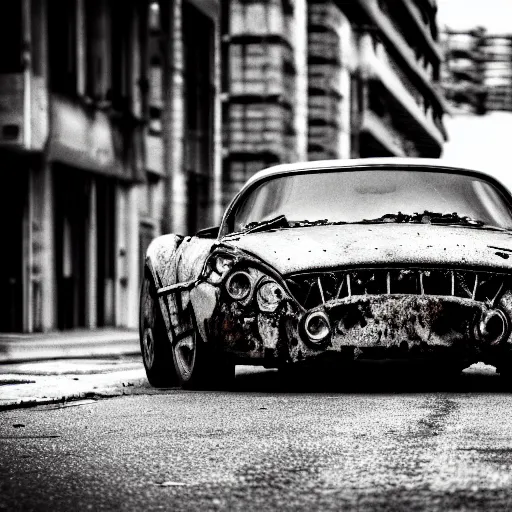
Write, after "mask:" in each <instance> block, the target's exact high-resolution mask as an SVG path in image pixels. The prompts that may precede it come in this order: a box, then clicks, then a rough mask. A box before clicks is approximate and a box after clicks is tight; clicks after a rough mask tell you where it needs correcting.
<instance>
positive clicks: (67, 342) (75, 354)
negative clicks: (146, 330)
mask: <svg viewBox="0 0 512 512" xmlns="http://www.w3.org/2000/svg"><path fill="white" fill-rule="evenodd" d="M137 354H140V345H139V336H138V333H115V332H113V333H105V334H101V335H98V334H96V333H92V334H91V335H89V336H87V334H85V335H82V336H79V337H72V336H69V337H67V336H66V335H59V336H45V337H39V338H35V337H34V338H23V337H21V336H20V337H19V338H7V337H2V336H1V335H0V364H10V363H22V362H28V361H32V362H33V361H44V360H54V359H77V358H92V357H106V356H124V355H137Z"/></svg>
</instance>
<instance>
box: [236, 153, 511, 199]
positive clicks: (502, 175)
mask: <svg viewBox="0 0 512 512" xmlns="http://www.w3.org/2000/svg"><path fill="white" fill-rule="evenodd" d="M490 165H491V164H490ZM362 166H364V167H373V166H375V167H376V168H378V167H382V166H386V167H387V166H397V167H400V168H404V167H429V171H430V170H431V171H433V172H435V171H436V170H437V171H439V172H442V171H443V170H446V169H455V170H459V171H467V172H471V173H478V174H482V175H484V176H487V177H489V178H494V179H496V180H497V181H499V182H500V183H501V184H502V185H503V186H505V188H507V189H508V190H509V192H511V193H512V176H510V177H509V175H510V174H512V173H511V170H512V169H507V170H504V169H501V168H500V169H495V168H493V169H492V170H488V169H482V168H475V167H473V166H468V165H466V164H464V163H462V162H461V161H459V160H457V161H453V160H447V159H441V158H413V157H378V158H375V157H374V158H345V159H338V160H313V161H308V162H295V163H288V164H278V165H274V166H272V167H267V168H266V169H262V170H261V171H259V172H257V173H256V174H254V175H253V176H252V177H251V178H249V179H248V180H247V182H246V184H245V185H244V187H243V189H245V188H247V187H249V186H250V185H252V184H253V183H254V182H255V181H260V180H264V179H266V178H269V177H272V176H277V175H282V174H288V173H300V172H308V171H311V170H322V169H325V170H328V169H337V168H352V167H362ZM507 182H508V183H507ZM243 189H242V190H243Z"/></svg>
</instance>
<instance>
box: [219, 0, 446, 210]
mask: <svg viewBox="0 0 512 512" xmlns="http://www.w3.org/2000/svg"><path fill="white" fill-rule="evenodd" d="M222 32H223V39H222V40H223V49H222V51H223V54H222V55H223V69H224V73H223V114H224V120H225V122H224V125H223V129H224V138H223V184H224V185H223V191H224V195H223V197H224V200H223V201H224V203H226V202H227V201H229V199H230V198H231V197H232V195H233V194H234V193H235V192H236V191H237V190H238V189H239V187H240V186H241V184H242V183H243V182H244V181H245V180H246V179H247V178H248V177H249V176H251V175H252V174H253V173H254V172H255V171H257V170H259V169H261V168H262V167H264V166H265V165H269V164H273V163H279V162H286V161H296V160H302V159H309V160H318V159H324V158H350V157H370V156H391V155H395V156H417V157H434V158H435V157H439V156H440V155H441V152H442V146H443V143H444V141H445V140H446V137H447V136H446V132H445V129H444V126H443V121H442V118H443V114H444V112H445V110H446V105H445V102H444V100H443V96H442V93H441V90H440V85H439V78H440V64H441V56H442V55H441V52H440V49H439V45H438V30H437V24H436V4H435V1H434V0H396V1H395V0H393V1H391V0H353V1H351V2H344V1H336V0H309V1H307V2H306V1H297V0H295V1H294V0H260V1H257V0H250V1H249V0H227V1H226V2H225V3H224V4H223V16H222Z"/></svg>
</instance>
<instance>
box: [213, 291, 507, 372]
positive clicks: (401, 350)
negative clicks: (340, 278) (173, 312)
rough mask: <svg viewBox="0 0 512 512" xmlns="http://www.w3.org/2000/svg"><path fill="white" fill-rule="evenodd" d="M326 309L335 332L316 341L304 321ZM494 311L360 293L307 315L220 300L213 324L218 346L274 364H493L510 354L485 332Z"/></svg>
mask: <svg viewBox="0 0 512 512" xmlns="http://www.w3.org/2000/svg"><path fill="white" fill-rule="evenodd" d="M314 311H323V312H324V313H325V314H326V315H327V318H328V320H329V324H330V334H329V335H328V336H327V337H326V338H325V339H323V340H322V341H321V342H313V341H312V340H311V339H310V337H308V335H307V332H306V330H305V328H304V319H305V317H306V316H307V315H308V314H310V313H311V312H314ZM496 311H497V310H496V309H495V308H492V307H490V306H488V305H487V304H485V303H483V302H479V301H475V300H472V299H464V298H459V297H453V296H436V295H429V296H427V295H386V294H384V295H360V296H350V297H345V298H343V299H339V300H331V301H328V302H326V303H325V304H323V305H321V306H318V307H316V308H314V309H311V310H309V311H306V312H300V311H297V310H295V309H294V307H293V305H292V304H291V303H286V304H283V307H282V308H281V309H279V310H278V311H276V312H275V313H272V314H263V313H260V312H257V311H253V310H252V309H250V308H247V307H243V306H241V305H240V304H238V303H236V302H231V303H229V302H220V303H219V304H218V307H217V308H216V310H215V312H214V315H213V316H212V318H211V320H210V330H211V331H213V333H214V338H215V340H216V343H218V344H219V348H220V349H221V350H223V351H225V352H230V353H232V354H233V355H235V356H236V357H237V358H238V359H239V360H244V359H248V360H251V362H252V363H253V364H254V363H257V362H261V363H262V364H269V363H271V362H272V361H274V362H276V363H277V364H279V363H285V362H300V361H306V360H310V359H314V358H319V357H325V356H326V355H329V354H331V355H335V354H336V355H344V356H348V357H360V358H366V357H368V358H372V359H374V358H382V359H388V358H398V357H430V356H436V355H439V354H440V353H443V354H446V353H447V352H449V353H451V354H453V355H456V356H457V357H460V358H463V359H465V360H473V359H474V360H485V359H488V360H492V359H493V358H496V357H497V355H498V354H499V353H502V352H503V351H504V350H505V351H508V347H509V346H512V345H511V344H510V334H509V328H508V320H507V315H506V314H504V313H502V312H501V311H498V312H499V313H500V317H501V318H503V319H504V325H503V332H502V333H501V334H500V335H497V334H496V333H494V334H493V335H491V336H489V333H482V330H481V325H482V319H484V318H486V317H487V318H488V317H489V315H492V314H493V312H496Z"/></svg>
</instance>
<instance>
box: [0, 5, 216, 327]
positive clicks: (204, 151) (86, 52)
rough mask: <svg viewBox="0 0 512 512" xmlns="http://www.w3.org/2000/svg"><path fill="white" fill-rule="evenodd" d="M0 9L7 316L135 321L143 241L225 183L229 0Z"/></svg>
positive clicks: (207, 205)
mask: <svg viewBox="0 0 512 512" xmlns="http://www.w3.org/2000/svg"><path fill="white" fill-rule="evenodd" d="M0 25H1V30H0V37H1V38H3V42H4V50H3V51H2V53H1V55H0V105H1V108H0V161H1V162H2V166H3V168H4V170H5V177H4V180H5V181H4V183H5V184H6V185H4V186H3V187H1V190H2V192H1V194H2V196H3V197H2V201H1V206H0V208H1V214H2V215H1V216H0V223H1V224H2V232H3V233H4V247H6V248H8V250H4V251H2V261H1V265H0V307H1V308H2V311H3V313H2V315H1V316H0V332H6V331H8V332H37V331H49V330H55V329H58V330H67V329H77V328H89V329H91V328H92V329H94V328H99V327H106V326H115V327H131V328H135V327H137V323H138V311H137V310H138V297H139V287H140V269H141V261H142V257H143V253H144V251H145V248H146V247H147V245H148V244H149V242H150V240H151V239H152V238H153V237H154V236H157V235H159V234H160V233H162V232H163V231H171V230H173V231H177V232H187V231H188V230H194V229H196V228H197V227H203V224H204V223H207V222H208V215H209V212H211V211H213V207H212V205H213V203H214V201H215V198H214V191H215V190H216V191H217V192H216V193H217V194H218V193H219V190H220V187H218V186H217V188H216V189H215V186H214V173H215V172H217V174H218V175H220V172H219V171H216V163H215V159H214V157H213V155H214V153H215V151H214V146H215V144H216V143H217V144H218V141H219V140H220V138H219V136H218V135H217V136H215V126H218V127H217V134H220V123H219V118H218V108H217V107H216V103H217V97H218V93H217V89H216V86H215V82H216V80H218V77H217V74H216V69H217V68H218V66H217V60H218V55H219V53H218V47H219V44H218V43H217V39H218V36H217V34H218V33H219V32H218V2H217V1H215V0H162V1H159V2H152V1H149V0H61V1H56V0H9V2H0ZM198 29H199V30H198ZM199 195H201V201H200V202H199V203H198V202H197V201H196V197H197V196H199ZM205 212H206V213H205Z"/></svg>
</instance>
